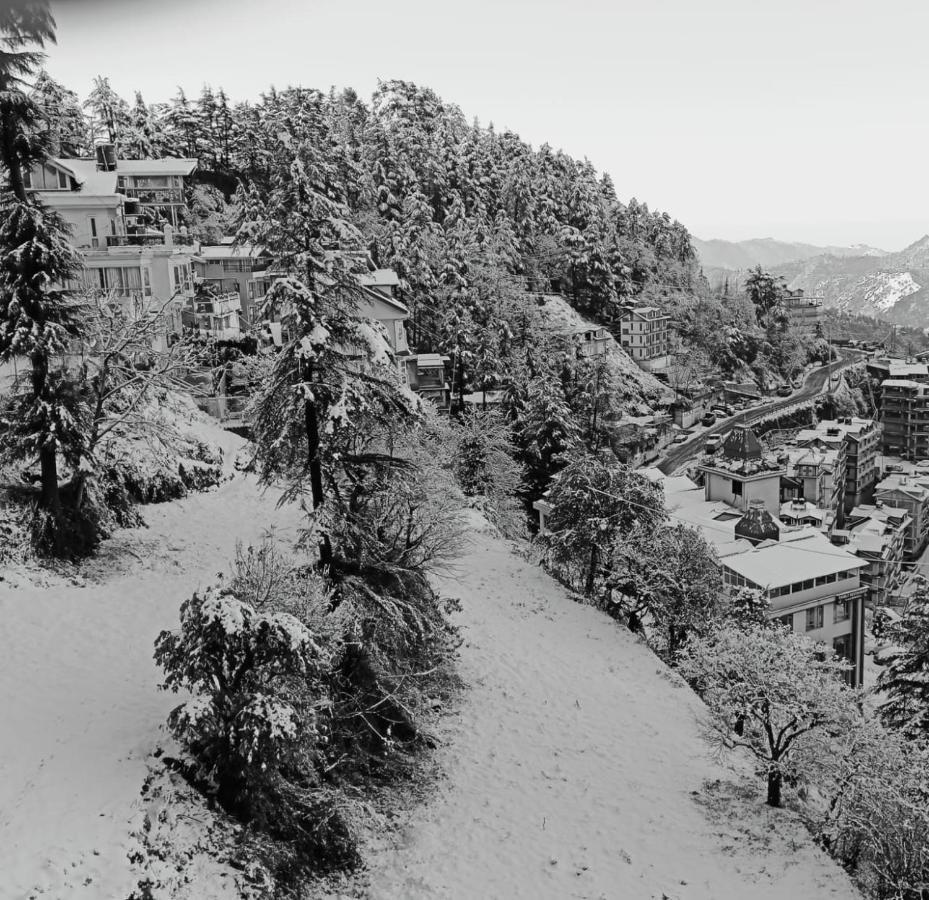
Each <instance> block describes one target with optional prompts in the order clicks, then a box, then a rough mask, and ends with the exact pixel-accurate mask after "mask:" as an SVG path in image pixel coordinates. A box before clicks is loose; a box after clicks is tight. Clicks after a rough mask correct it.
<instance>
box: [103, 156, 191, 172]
mask: <svg viewBox="0 0 929 900" xmlns="http://www.w3.org/2000/svg"><path fill="white" fill-rule="evenodd" d="M197 163H198V160H196V159H172V158H170V157H165V158H164V159H117V160H116V173H117V174H118V175H182V176H185V177H186V176H188V175H190V174H192V173H193V170H194V169H196V168H197Z"/></svg>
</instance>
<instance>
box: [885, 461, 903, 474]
mask: <svg viewBox="0 0 929 900" xmlns="http://www.w3.org/2000/svg"><path fill="white" fill-rule="evenodd" d="M902 471H903V466H901V465H900V463H890V464H889V465H886V466H884V474H885V475H892V474H894V473H895V472H902Z"/></svg>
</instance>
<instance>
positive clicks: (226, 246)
mask: <svg viewBox="0 0 929 900" xmlns="http://www.w3.org/2000/svg"><path fill="white" fill-rule="evenodd" d="M270 264H271V256H270V254H269V253H268V252H267V251H266V250H265V249H264V248H262V247H255V246H254V245H252V244H240V245H238V246H233V244H232V242H231V241H230V242H228V243H223V244H203V245H202V246H201V247H200V250H199V252H198V253H197V256H196V258H195V259H194V271H195V272H196V274H197V277H198V279H200V281H201V282H203V283H204V284H207V285H209V286H210V287H212V288H213V289H214V290H216V291H218V292H219V293H220V294H229V293H235V294H238V297H239V310H240V312H241V315H242V324H243V325H245V326H248V325H253V324H254V323H255V321H256V319H257V315H256V313H257V310H258V308H259V307H260V304H261V300H262V298H263V297H264V295H265V294H266V293H267V292H268V287H269V286H270V283H271V280H272V279H271V277H270V275H269V272H268V267H269V266H270Z"/></svg>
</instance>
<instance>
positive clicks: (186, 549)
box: [0, 428, 296, 900]
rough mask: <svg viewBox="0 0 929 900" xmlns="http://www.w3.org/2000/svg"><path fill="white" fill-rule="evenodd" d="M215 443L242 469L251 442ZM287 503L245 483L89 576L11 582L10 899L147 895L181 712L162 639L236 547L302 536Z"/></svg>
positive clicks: (236, 482) (3, 651) (7, 638)
mask: <svg viewBox="0 0 929 900" xmlns="http://www.w3.org/2000/svg"><path fill="white" fill-rule="evenodd" d="M212 432H213V434H212V437H213V438H214V440H216V441H220V442H222V443H223V444H224V450H225V451H226V458H227V460H231V459H232V458H233V456H234V453H235V451H236V450H237V449H238V447H239V446H240V445H241V443H242V442H241V439H239V438H237V437H235V436H234V435H230V434H227V433H226V432H223V431H221V430H220V429H218V428H213V429H212ZM275 500H276V497H274V496H262V495H261V494H260V492H259V490H258V488H257V486H256V484H255V482H254V479H251V478H248V479H247V478H244V477H242V476H241V475H237V476H236V477H235V478H234V479H232V480H231V481H227V482H226V483H224V484H223V485H221V486H220V487H219V488H218V489H216V490H215V491H213V492H211V493H207V494H195V495H192V496H190V497H188V498H186V499H184V500H181V501H177V502H174V503H169V504H164V505H158V506H149V507H146V508H145V510H144V515H145V518H146V520H147V521H148V523H149V525H150V527H149V528H147V529H135V530H131V531H124V532H120V533H119V534H118V535H117V536H116V537H115V538H114V539H113V540H110V541H108V542H106V543H105V544H104V545H103V548H102V551H101V554H100V556H99V557H98V558H96V559H93V560H91V561H90V562H89V563H88V564H87V565H86V566H85V568H84V569H83V570H82V572H81V573H73V574H70V575H68V574H60V575H58V574H48V573H44V574H42V573H40V572H39V571H27V570H14V571H10V570H9V569H6V570H4V571H3V572H0V574H2V575H3V579H2V580H0V617H2V620H3V627H2V629H0V685H2V690H0V722H2V727H0V898H2V900H14V898H15V900H23V898H32V897H36V898H40V897H41V898H49V900H125V898H126V897H128V896H129V893H130V892H131V891H132V890H133V889H134V888H135V887H136V884H137V881H138V877H139V873H138V872H137V871H135V870H134V868H133V864H132V863H131V862H130V859H129V855H130V854H131V853H133V852H134V851H135V850H137V849H138V848H137V842H136V841H135V839H134V838H133V837H132V832H134V831H137V830H138V829H139V828H140V827H141V824H142V814H143V807H142V802H141V800H140V797H139V791H140V788H141V787H142V782H143V779H144V778H145V777H146V774H147V771H148V769H147V765H146V761H147V758H148V756H149V754H150V753H151V752H152V750H153V749H154V747H155V745H156V743H157V742H159V740H161V739H163V733H162V730H161V727H162V724H163V723H164V721H165V717H166V715H167V713H168V711H169V710H170V709H171V708H172V707H173V706H174V705H175V704H176V703H177V699H176V698H175V697H173V696H172V695H170V694H164V693H162V692H160V691H158V689H157V684H158V681H159V672H158V671H157V670H156V667H155V664H154V662H153V659H152V645H153V642H154V639H155V637H156V636H157V635H158V633H159V631H160V630H161V629H163V628H174V627H176V625H177V619H178V608H179V606H180V604H181V602H182V601H183V600H185V599H186V598H187V597H189V596H190V594H191V593H192V591H194V590H196V589H197V588H198V587H204V586H206V585H207V584H209V583H210V582H213V581H215V579H216V575H217V573H218V572H221V571H224V570H226V569H228V562H229V560H230V559H231V558H232V555H233V553H234V550H235V543H236V541H237V540H241V541H244V542H246V543H247V542H249V541H255V540H257V539H259V538H260V536H261V534H262V532H263V531H264V530H265V529H267V528H269V527H271V526H276V527H277V528H278V529H279V530H280V533H281V534H282V536H284V537H286V536H287V535H288V534H291V533H292V528H293V526H294V525H295V523H296V518H295V515H294V513H293V511H292V510H289V509H284V510H277V509H275ZM187 824H188V826H189V824H190V823H187ZM193 897H198V898H199V900H205V897H206V895H205V894H202V893H200V894H194V895H192V896H191V900H193ZM172 900H173V898H172Z"/></svg>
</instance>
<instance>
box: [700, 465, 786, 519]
mask: <svg viewBox="0 0 929 900" xmlns="http://www.w3.org/2000/svg"><path fill="white" fill-rule="evenodd" d="M735 483H737V479H735V478H733V477H732V476H726V475H722V474H718V473H716V472H707V473H706V481H705V483H704V490H705V494H704V495H705V497H706V499H707V500H722V501H723V502H724V503H728V504H730V505H731V506H734V507H736V508H737V509H741V510H747V509H748V507H749V506H750V504H751V501H752V500H762V501H764V506H765V509H766V510H767V511H768V512H769V513H771V515H772V516H779V515H780V512H781V476H780V473H777V472H774V473H772V474H771V475H770V476H769V477H767V478H760V479H758V480H757V481H745V482H741V484H742V495H741V496H739V495H738V494H736V493H734V492H733V485H734V484H735Z"/></svg>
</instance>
